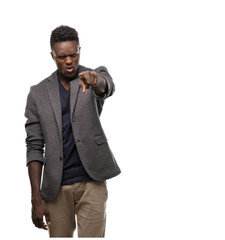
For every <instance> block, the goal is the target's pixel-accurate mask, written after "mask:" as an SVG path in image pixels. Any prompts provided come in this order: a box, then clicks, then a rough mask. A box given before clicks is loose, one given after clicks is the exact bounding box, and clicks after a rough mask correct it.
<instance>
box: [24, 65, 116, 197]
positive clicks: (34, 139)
mask: <svg viewBox="0 0 225 240" xmlns="http://www.w3.org/2000/svg"><path fill="white" fill-rule="evenodd" d="M87 70H92V69H89V68H86V67H83V66H81V65H80V66H79V73H80V72H82V71H87ZM94 71H96V72H97V73H98V74H100V75H101V76H103V77H104V78H105V79H106V81H107V84H108V88H107V92H106V93H105V94H104V96H101V97H100V96H97V95H96V94H95V93H94V92H93V91H92V90H90V89H89V90H88V91H87V92H86V94H82V88H81V87H80V85H79V78H77V79H75V80H72V81H71V82H70V83H71V84H70V94H71V97H70V110H71V111H70V112H71V124H72V129H73V135H74V139H75V143H76V146H77V150H78V153H79V156H80V159H81V162H82V164H83V166H84V168H85V170H86V171H87V173H88V174H89V175H90V177H92V178H93V179H94V180H96V181H103V180H106V179H109V178H112V177H114V176H116V175H118V174H119V173H120V169H119V167H118V165H117V163H116V161H115V158H114V156H113V154H112V152H111V150H110V148H109V145H108V142H107V138H106V136H105V133H104V131H103V129H102V126H101V123H100V119H99V117H100V114H101V111H102V107H103V104H104V100H105V99H106V98H107V97H109V96H111V95H112V94H113V92H114V90H115V87H114V83H113V81H112V78H111V76H110V75H109V73H108V71H107V69H106V67H103V66H101V67H99V68H97V69H95V70H94ZM25 117H26V118H27V121H26V124H25V128H26V132H27V138H26V144H27V165H28V164H29V163H30V162H31V161H40V162H42V163H43V165H44V171H43V180H42V186H41V196H42V199H43V200H44V201H50V200H53V199H54V198H55V197H56V195H57V193H58V191H59V188H60V186H61V179H62V173H63V144H62V114H61V102H60V95H59V84H58V77H57V71H55V72H54V73H53V74H52V75H51V76H49V77H48V78H46V79H45V80H43V81H42V82H40V83H39V84H37V85H35V86H32V87H31V89H30V93H29V94H28V97H27V105H26V110H25Z"/></svg>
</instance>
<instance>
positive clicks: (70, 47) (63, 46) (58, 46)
mask: <svg viewBox="0 0 225 240" xmlns="http://www.w3.org/2000/svg"><path fill="white" fill-rule="evenodd" d="M78 50H79V44H78V43H77V41H66V42H57V43H54V45H53V49H52V51H53V52H55V54H56V55H57V56H59V55H60V56H63V55H70V54H73V53H75V52H77V51H78Z"/></svg>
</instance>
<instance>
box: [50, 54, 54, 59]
mask: <svg viewBox="0 0 225 240" xmlns="http://www.w3.org/2000/svg"><path fill="white" fill-rule="evenodd" d="M50 54H51V56H52V59H53V60H55V58H54V56H53V53H52V52H50Z"/></svg>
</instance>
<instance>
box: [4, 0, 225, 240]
mask: <svg viewBox="0 0 225 240" xmlns="http://www.w3.org/2000/svg"><path fill="white" fill-rule="evenodd" d="M224 12H225V5H224V1H217V0H213V1H210V0H205V1H201V0H188V1H185V0H184V1H181V0H177V1H176V0H171V1H168V0H154V1H151V0H146V1H144V0H139V1H132V0H129V1H126V0H124V1H123V0H120V1H115V0H114V1H109V0H108V1H107V0H104V1H103V0H89V1H87V0H82V1H75V0H74V1H70V0H67V1H57V0H54V1H50V0H45V1H41V0H39V1H28V0H27V1H24V0H20V1H16V0H14V1H10V0H9V1H2V2H1V3H0V20H1V21H0V32H1V37H0V66H1V88H0V89H1V90H0V111H1V117H0V134H1V137H0V141H1V142H0V147H1V154H0V156H1V158H0V160H1V174H0V184H1V185H0V190H1V197H0V213H1V224H0V228H1V236H2V237H3V238H4V239H18V238H21V237H22V238H23V239H47V238H48V234H47V232H46V231H44V230H39V229H37V228H35V227H34V225H33V224H32V221H31V202H30V184H29V178H28V174H27V168H26V149H25V137H26V134H25V130H24V124H25V121H26V119H25V117H24V109H25V104H26V98H27V94H28V92H29V88H30V86H31V85H34V84H37V83H38V82H40V81H41V80H43V79H44V78H46V77H47V76H49V75H50V74H51V73H52V72H53V71H54V70H55V69H56V67H55V64H54V62H53V61H52V59H51V56H50V46H49V38H50V34H51V31H52V30H53V29H54V28H55V27H57V26H59V25H62V24H63V25H69V26H71V27H74V28H76V29H77V31H78V32H79V36H80V43H81V62H80V63H81V64H82V65H84V66H87V67H91V68H96V67H98V66H100V65H104V66H106V67H107V68H108V70H109V72H110V74H111V75H112V77H113V79H114V82H115V85H116V92H115V94H114V96H113V97H111V98H109V99H108V100H107V101H106V102H105V105H104V109H103V113H102V116H101V121H102V125H103V128H104V130H105V132H106V135H107V138H108V140H109V144H110V147H111V149H112V151H113V153H114V155H115V157H116V159H117V162H118V164H119V166H120V167H121V170H122V174H121V175H120V176H118V177H116V178H114V179H111V180H109V181H108V190H109V199H108V203H107V231H106V239H110V240H112V239H151V240H165V239H173V240H176V239H177V240H186V239H187V240H190V239H192V240H193V239H197V240H200V239H204V240H206V239H213V240H214V239H216V240H220V239H224V238H225V229H224V225H225V193H224V185H225V174H224V172H225V162H224V160H225V148H224V146H225V113H224V105H225V94H224V93H225V73H224V66H225V31H224V27H225V14H224ZM84 111H85V109H84ZM76 235H77V234H76V233H75V237H77V236H76Z"/></svg>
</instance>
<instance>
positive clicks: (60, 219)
mask: <svg viewBox="0 0 225 240" xmlns="http://www.w3.org/2000/svg"><path fill="white" fill-rule="evenodd" d="M107 198H108V192H107V187H106V182H105V181H104V182H96V181H90V182H83V183H82V182H81V183H75V184H73V185H65V186H62V187H61V188H60V190H59V193H58V195H57V197H56V198H55V199H54V200H53V201H50V202H46V203H45V204H46V206H47V209H48V211H49V214H50V222H51V224H50V225H49V235H50V237H73V233H74V230H75V229H76V221H75V214H76V216H77V225H78V236H79V237H104V236H105V223H106V213H105V210H106V200H107Z"/></svg>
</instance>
